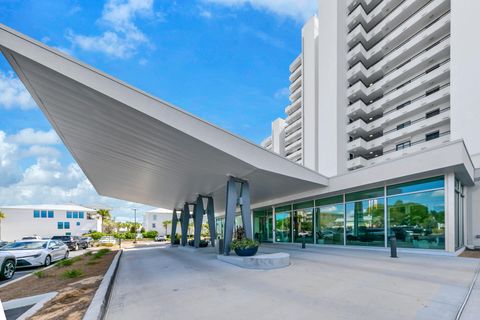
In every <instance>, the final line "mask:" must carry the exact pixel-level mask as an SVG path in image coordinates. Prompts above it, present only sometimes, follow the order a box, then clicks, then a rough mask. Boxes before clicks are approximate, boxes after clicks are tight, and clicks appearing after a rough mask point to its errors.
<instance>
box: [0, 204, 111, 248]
mask: <svg viewBox="0 0 480 320" xmlns="http://www.w3.org/2000/svg"><path fill="white" fill-rule="evenodd" d="M0 210H1V211H2V212H3V213H4V214H5V218H4V219H2V221H1V225H0V239H1V240H4V241H14V240H19V239H21V238H22V237H24V236H33V235H37V236H40V237H42V238H50V237H53V236H56V235H72V236H81V235H83V234H85V233H89V232H92V231H102V218H101V217H100V216H99V215H98V214H97V213H96V211H95V210H94V209H91V208H86V207H82V206H78V205H72V204H67V205H56V204H42V205H24V206H4V207H0Z"/></svg>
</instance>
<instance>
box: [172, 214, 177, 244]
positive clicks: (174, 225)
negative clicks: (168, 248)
mask: <svg viewBox="0 0 480 320" xmlns="http://www.w3.org/2000/svg"><path fill="white" fill-rule="evenodd" d="M177 223H178V217H177V209H173V214H172V230H171V234H170V243H171V244H172V245H173V243H174V241H175V235H176V234H177Z"/></svg>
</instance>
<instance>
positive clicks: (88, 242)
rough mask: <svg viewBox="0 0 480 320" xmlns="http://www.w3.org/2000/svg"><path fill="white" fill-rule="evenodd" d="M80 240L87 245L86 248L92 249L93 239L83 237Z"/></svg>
mask: <svg viewBox="0 0 480 320" xmlns="http://www.w3.org/2000/svg"><path fill="white" fill-rule="evenodd" d="M82 240H83V241H85V242H86V243H87V247H93V238H92V237H83V238H82Z"/></svg>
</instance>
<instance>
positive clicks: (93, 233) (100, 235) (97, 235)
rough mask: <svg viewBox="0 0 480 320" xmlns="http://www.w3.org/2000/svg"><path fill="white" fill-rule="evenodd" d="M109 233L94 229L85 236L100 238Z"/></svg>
mask: <svg viewBox="0 0 480 320" xmlns="http://www.w3.org/2000/svg"><path fill="white" fill-rule="evenodd" d="M106 235H107V234H105V233H103V232H98V231H94V232H92V233H87V234H84V235H83V236H84V237H92V239H93V240H99V239H100V238H101V237H103V236H106Z"/></svg>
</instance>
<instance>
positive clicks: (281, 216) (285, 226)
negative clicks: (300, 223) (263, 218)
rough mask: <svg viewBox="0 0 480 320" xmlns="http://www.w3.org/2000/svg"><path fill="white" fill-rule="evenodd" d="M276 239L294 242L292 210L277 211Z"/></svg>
mask: <svg viewBox="0 0 480 320" xmlns="http://www.w3.org/2000/svg"><path fill="white" fill-rule="evenodd" d="M275 241H276V242H292V216H291V212H290V211H284V212H275Z"/></svg>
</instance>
